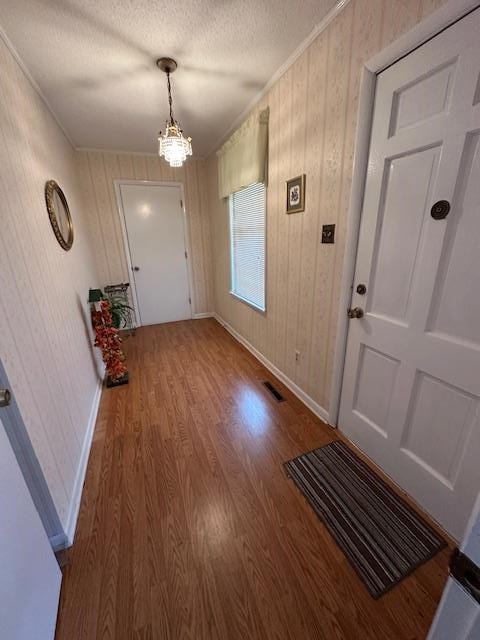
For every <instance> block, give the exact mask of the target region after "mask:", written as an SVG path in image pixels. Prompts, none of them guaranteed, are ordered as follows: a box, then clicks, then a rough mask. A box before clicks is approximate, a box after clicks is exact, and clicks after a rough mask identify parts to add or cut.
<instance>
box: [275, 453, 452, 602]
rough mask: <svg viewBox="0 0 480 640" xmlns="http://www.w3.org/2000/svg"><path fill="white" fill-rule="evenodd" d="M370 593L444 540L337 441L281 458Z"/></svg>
mask: <svg viewBox="0 0 480 640" xmlns="http://www.w3.org/2000/svg"><path fill="white" fill-rule="evenodd" d="M285 469H286V471H287V473H288V475H289V476H290V477H291V478H292V479H293V480H294V482H295V483H296V485H297V486H298V488H299V489H300V490H301V491H302V493H303V494H304V496H305V497H306V498H307V500H308V501H309V503H310V504H311V506H312V507H313V509H314V510H315V512H316V513H317V515H318V516H319V518H320V519H321V520H322V521H323V522H324V523H325V524H326V526H327V528H328V529H329V531H330V533H331V534H332V536H333V537H334V538H335V540H336V542H337V544H338V545H339V546H340V547H341V549H342V550H343V552H344V553H345V555H346V556H347V558H348V560H349V561H350V563H351V564H352V566H353V568H354V569H355V570H356V572H357V573H358V575H359V576H360V578H361V579H362V580H363V582H364V584H365V586H366V587H367V589H368V591H369V592H370V594H371V595H372V596H373V597H374V598H379V597H380V596H381V595H383V594H384V593H385V592H386V591H388V590H389V589H391V588H392V587H393V586H394V585H395V584H397V583H398V582H400V580H403V578H405V577H406V576H407V575H408V574H409V573H411V572H412V571H413V570H414V569H415V568H416V567H418V566H419V565H421V564H423V563H424V562H426V561H427V560H429V559H430V558H432V557H433V556H434V555H435V554H436V553H437V552H438V551H440V549H442V548H443V547H445V546H446V542H445V540H443V538H441V537H440V536H439V535H438V534H437V533H436V532H435V531H434V529H432V527H430V526H429V525H428V524H427V523H426V522H425V520H424V519H423V518H421V517H420V516H419V515H418V514H417V513H416V511H414V510H413V509H412V508H411V507H410V506H409V505H408V504H407V503H406V502H405V501H404V500H402V498H400V497H399V496H398V495H397V494H396V493H395V492H394V491H392V489H391V488H390V487H389V486H388V485H387V484H386V483H385V482H384V481H383V480H382V479H381V478H379V477H378V476H377V475H376V474H375V473H374V472H373V471H372V470H371V469H370V468H369V467H368V466H367V465H366V464H365V463H364V462H363V461H362V460H360V458H359V457H358V456H356V455H355V454H354V453H353V451H352V450H351V449H349V447H347V445H345V444H344V443H343V442H341V441H336V442H331V443H330V444H327V445H325V446H324V447H320V448H319V449H315V450H314V451H310V452H309V453H304V454H303V455H301V456H299V457H298V458H294V459H293V460H290V461H289V462H286V463H285Z"/></svg>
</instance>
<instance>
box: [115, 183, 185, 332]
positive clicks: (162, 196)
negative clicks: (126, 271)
mask: <svg viewBox="0 0 480 640" xmlns="http://www.w3.org/2000/svg"><path fill="white" fill-rule="evenodd" d="M120 198H121V205H122V208H123V213H124V216H125V225H126V231H127V236H128V246H129V249H130V258H131V263H132V268H133V278H134V283H135V291H136V296H137V302H138V313H139V315H140V322H141V324H160V323H162V322H173V321H175V320H185V319H187V318H191V317H192V314H191V306H190V292H189V284H188V270H187V252H186V247H185V228H184V214H183V205H182V202H181V191H180V187H178V186H172V185H155V184H142V183H138V184H120Z"/></svg>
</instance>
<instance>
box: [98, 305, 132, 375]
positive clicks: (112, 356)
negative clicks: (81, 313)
mask: <svg viewBox="0 0 480 640" xmlns="http://www.w3.org/2000/svg"><path fill="white" fill-rule="evenodd" d="M92 323H93V329H94V331H95V342H94V346H95V347H98V348H99V349H101V350H102V358H103V362H104V363H105V368H106V370H107V375H108V378H109V379H110V380H111V381H112V382H116V381H118V380H119V379H120V378H122V377H123V376H124V375H125V374H126V373H127V367H126V366H125V364H124V360H125V356H124V354H123V351H122V349H121V347H120V345H121V343H122V339H121V338H120V335H119V332H118V329H117V328H116V327H114V326H113V323H112V313H111V305H110V302H109V300H101V301H100V302H99V303H98V304H97V306H93V305H92Z"/></svg>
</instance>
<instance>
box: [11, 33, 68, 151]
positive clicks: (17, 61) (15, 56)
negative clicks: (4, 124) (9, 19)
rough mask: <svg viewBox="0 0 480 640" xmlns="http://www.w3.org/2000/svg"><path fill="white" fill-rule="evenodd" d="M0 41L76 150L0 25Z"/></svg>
mask: <svg viewBox="0 0 480 640" xmlns="http://www.w3.org/2000/svg"><path fill="white" fill-rule="evenodd" d="M0 39H1V40H3V42H4V44H5V46H6V47H7V49H8V50H9V52H10V54H11V56H12V57H13V59H14V60H15V62H16V63H17V64H18V66H19V67H20V69H21V71H22V73H23V75H24V76H25V78H26V79H27V80H28V82H29V83H30V85H31V87H32V88H33V89H34V91H35V92H36V93H37V95H38V97H39V98H40V100H41V101H42V102H43V104H44V105H45V106H46V108H47V109H48V111H49V112H50V115H51V116H52V118H53V119H54V120H55V122H56V123H57V125H58V127H59V128H60V131H61V132H62V133H63V135H64V136H65V138H66V139H67V141H68V142H69V143H70V145H71V146H72V147H73V148H74V149H76V147H75V144H74V143H73V140H72V139H71V137H70V136H69V135H68V133H67V131H66V130H65V127H64V126H63V124H62V123H61V122H60V120H59V119H58V117H57V114H56V113H55V111H54V110H53V109H52V107H51V105H50V103H49V102H48V100H47V98H46V97H45V94H44V93H43V91H42V90H41V89H40V87H39V86H38V84H37V83H36V81H35V80H34V78H33V76H32V74H31V73H30V71H29V70H28V67H27V65H26V64H25V62H24V61H23V59H22V57H21V55H20V54H19V53H18V51H17V50H16V49H15V47H14V45H13V42H12V41H11V40H10V38H9V37H8V36H7V34H6V32H5V29H4V28H3V27H2V25H0Z"/></svg>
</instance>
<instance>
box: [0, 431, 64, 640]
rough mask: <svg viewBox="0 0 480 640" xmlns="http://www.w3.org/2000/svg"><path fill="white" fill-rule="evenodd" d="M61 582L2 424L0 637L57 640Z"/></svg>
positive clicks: (54, 560)
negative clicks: (54, 638)
mask: <svg viewBox="0 0 480 640" xmlns="http://www.w3.org/2000/svg"><path fill="white" fill-rule="evenodd" d="M61 579H62V574H61V573H60V569H59V568H58V563H57V561H56V559H55V556H54V554H53V551H52V548H51V546H50V543H49V541H48V538H47V534H46V533H45V529H44V528H43V525H42V523H41V521H40V517H39V515H38V513H37V511H36V509H35V507H34V505H33V501H32V498H31V496H30V493H29V491H28V489H27V485H26V484H25V480H24V479H23V475H22V472H21V471H20V467H19V466H18V462H17V459H16V457H15V455H14V453H13V450H12V447H11V446H10V442H9V441H8V438H7V434H6V433H5V429H4V428H3V425H2V422H1V420H0V638H5V640H6V639H7V638H8V640H32V639H33V638H38V639H39V640H40V639H41V640H53V637H54V635H55V623H56V619H57V609H58V599H59V595H60V583H61Z"/></svg>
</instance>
